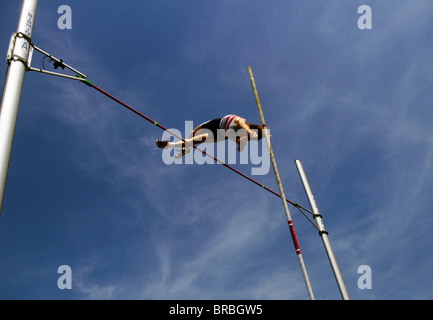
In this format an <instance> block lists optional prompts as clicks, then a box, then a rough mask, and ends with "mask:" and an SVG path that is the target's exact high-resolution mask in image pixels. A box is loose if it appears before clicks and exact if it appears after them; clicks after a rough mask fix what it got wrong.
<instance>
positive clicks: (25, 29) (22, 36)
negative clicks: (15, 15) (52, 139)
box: [0, 0, 38, 210]
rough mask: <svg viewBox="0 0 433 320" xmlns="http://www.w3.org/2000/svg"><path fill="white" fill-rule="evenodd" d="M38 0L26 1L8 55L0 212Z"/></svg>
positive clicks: (0, 138)
mask: <svg viewBox="0 0 433 320" xmlns="http://www.w3.org/2000/svg"><path fill="white" fill-rule="evenodd" d="M37 2H38V1H37V0H23V4H22V7H21V15H20V19H19V23H18V28H17V34H16V36H15V37H13V38H12V40H11V45H10V46H9V49H10V50H11V51H10V52H8V62H9V66H8V71H7V75H6V80H5V83H4V87H3V94H2V99H1V106H0V210H1V207H2V204H3V196H4V191H5V186H6V178H7V173H8V168H9V160H10V155H11V150H12V142H13V137H14V133H15V125H16V120H17V115H18V107H19V104H20V98H21V91H22V87H23V82H24V74H25V71H26V64H27V60H28V58H29V53H30V43H29V41H28V39H29V38H30V37H31V35H32V31H33V22H34V17H35V13H36V6H37Z"/></svg>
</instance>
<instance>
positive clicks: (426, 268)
mask: <svg viewBox="0 0 433 320" xmlns="http://www.w3.org/2000/svg"><path fill="white" fill-rule="evenodd" d="M128 2H130V3H128ZM61 4H66V5H69V6H70V7H71V9H72V19H73V20H72V29H71V30H60V29H59V28H58V27H57V20H58V18H59V17H60V14H58V13H57V9H58V7H59V6H60V5H61ZM365 4H367V5H370V6H371V8H372V13H373V29H371V30H360V29H359V28H358V25H357V21H358V18H359V17H360V15H359V14H358V12H357V11H358V7H359V6H361V5H365ZM20 6H21V2H16V1H7V2H5V1H3V2H2V4H1V9H2V10H1V12H2V19H1V20H0V49H1V48H2V50H3V51H2V52H4V54H5V55H6V51H7V48H8V44H9V39H10V35H11V33H12V32H13V31H15V30H16V25H17V22H18V16H19V11H20ZM432 15H433V3H432V2H431V1H429V0H415V1H410V2H409V1H389V0H382V1H368V0H365V1H343V0H338V1H337V0H326V1H311V0H308V1H300V0H292V1H272V2H270V1H256V0H253V1H240V0H237V1H197V0H184V1H140V2H138V1H122V2H121V1H93V0H92V1H86V2H84V1H66V0H65V1H63V2H59V3H56V4H54V3H53V2H52V1H44V0H40V1H39V4H38V8H37V12H36V20H35V27H34V30H33V41H34V43H35V44H36V45H37V46H38V47H41V48H42V49H44V50H45V51H48V52H50V53H51V54H52V55H54V56H56V57H58V58H60V59H63V60H64V61H65V62H66V63H68V64H69V65H71V66H73V67H74V68H76V69H78V70H80V71H82V72H83V73H85V74H86V75H87V76H88V79H89V80H90V81H92V82H93V83H95V85H97V86H98V87H101V88H102V89H104V90H106V91H108V92H110V93H111V94H113V95H115V96H116V97H118V98H119V99H121V100H123V101H125V102H126V103H128V104H130V105H131V106H134V107H135V108H137V109H138V110H139V111H140V112H142V113H144V114H146V115H147V116H149V117H150V118H152V119H154V120H155V121H157V122H159V123H161V124H162V125H163V126H165V127H167V128H177V129H179V130H181V132H183V130H184V129H183V128H184V125H185V121H186V120H189V121H194V123H195V124H196V125H198V124H200V123H201V122H203V121H206V120H209V119H213V118H217V117H220V116H223V115H225V114H229V113H235V114H239V115H241V116H244V117H245V118H247V120H250V121H251V122H256V123H259V121H260V120H259V116H258V113H257V108H256V105H255V101H254V96H253V93H252V90H251V85H250V82H249V77H248V70H247V67H248V66H252V69H253V72H254V76H255V79H256V84H257V87H258V91H259V95H260V99H261V103H262V106H263V110H264V114H265V118H266V122H267V124H268V126H269V127H270V129H271V133H272V147H273V149H274V151H275V155H276V160H277V163H278V167H279V171H280V175H281V177H282V180H283V184H284V190H285V193H286V196H287V198H288V199H290V200H292V201H295V202H298V203H301V204H303V205H304V206H307V205H308V202H307V199H306V198H305V194H304V191H303V188H302V184H301V182H300V180H299V177H298V173H297V171H296V167H295V165H294V160H295V159H298V158H299V159H301V160H302V163H303V165H304V169H305V171H306V174H307V176H308V179H309V182H310V185H311V187H312V189H313V193H314V195H315V198H316V201H317V204H318V206H319V209H320V212H321V213H322V215H323V219H324V223H325V226H326V229H327V230H328V232H329V237H330V241H331V244H332V247H333V249H334V252H335V255H336V258H337V261H338V263H339V266H340V269H341V271H342V274H343V278H344V280H345V283H346V286H347V289H348V292H349V295H350V297H351V298H352V299H432V298H433V294H432V290H431V288H432V287H433V277H432V276H431V266H432V265H433V257H432V252H433V250H432V249H433V245H432V241H431V234H430V232H429V229H430V225H431V224H432V223H433V218H432V216H431V214H430V209H431V206H432V197H431V190H432V188H433V174H432V167H431V164H432V160H433V159H432V158H433V132H432V129H431V121H432V119H433V109H432V107H431V103H432V101H433V93H432V90H431V88H432V84H433V76H432V75H433V72H432V70H433V68H432V67H433V62H432V59H431V57H432V54H433V41H432V40H433V37H432V35H433V31H432V30H433V29H432V26H431V16H432ZM41 61H42V57H41V56H40V55H37V54H35V55H34V58H33V62H32V66H34V67H41V66H42V65H41ZM0 68H1V70H0V72H3V73H4V72H6V68H7V65H6V62H4V63H3V64H0ZM162 133H163V132H162V131H161V130H159V129H158V128H157V127H155V126H152V125H150V124H149V123H148V122H146V121H144V120H142V119H141V118H139V117H137V116H136V115H134V114H132V113H131V112H129V111H127V110H125V109H124V108H122V107H121V106H119V105H117V104H115V103H114V102H112V101H111V100H109V99H107V98H106V97H104V96H102V95H101V94H99V93H97V92H96V91H94V90H92V89H90V88H88V87H86V86H85V85H83V84H80V83H77V82H74V81H71V80H65V79H60V78H55V77H51V76H46V75H41V74H36V73H27V74H26V78H25V84H24V88H23V93H22V98H21V104H20V110H19V116H18V122H17V127H16V132H15V139H14V145H13V151H12V157H11V163H10V167H9V175H8V181H7V186H6V193H5V198H4V202H3V208H2V212H1V217H0V261H1V262H0V298H1V299H308V295H307V291H306V289H305V285H304V282H303V279H302V275H301V272H300V269H299V264H298V260H297V258H296V255H295V252H294V250H293V244H292V242H291V238H290V233H289V230H288V227H287V222H286V220H285V216H284V212H283V208H282V206H281V201H280V200H279V199H278V198H277V197H275V196H273V195H272V194H269V193H267V192H266V191H264V190H262V189H261V188H259V187H257V186H255V185H253V184H251V183H250V182H248V181H246V180H244V179H242V178H240V177H238V176H237V175H234V174H233V173H232V172H230V171H229V170H227V169H226V168H224V167H222V166H219V165H197V164H193V165H171V166H167V165H165V164H164V162H163V161H162V157H161V150H159V149H157V148H156V147H155V145H154V141H155V139H160V138H161V137H162ZM235 167H236V168H237V169H239V170H241V171H242V172H245V173H246V174H249V173H250V165H242V164H237V165H235ZM255 178H256V179H257V180H259V181H260V182H261V183H263V184H264V185H266V186H268V187H269V188H271V189H273V190H277V186H276V183H275V179H274V176H273V174H272V172H270V173H269V174H268V175H265V176H256V177H255ZM290 209H291V214H292V218H293V222H294V226H295V229H296V233H297V236H298V240H299V243H300V247H301V250H302V253H303V257H304V260H305V264H306V267H307V271H308V274H309V277H310V281H311V285H312V289H313V292H314V294H315V297H316V299H340V294H339V292H338V288H337V285H336V282H335V279H334V278H333V275H332V270H331V268H330V265H329V262H328V260H327V257H326V254H325V251H324V248H323V245H322V243H321V240H320V237H319V236H318V234H317V231H316V230H315V229H314V228H313V227H312V226H311V225H310V224H309V222H308V221H307V220H306V219H305V218H304V217H303V216H302V215H300V214H299V213H298V212H297V211H296V210H295V209H294V208H290ZM61 265H69V266H70V267H71V270H72V286H73V287H72V289H71V290H60V289H59V288H58V287H57V280H58V278H59V276H60V275H59V274H58V273H57V268H58V267H59V266H61ZM361 265H368V266H370V267H371V270H372V289H370V290H368V289H365V290H361V289H359V288H358V285H357V282H358V279H359V277H360V276H361V274H358V272H357V271H358V267H359V266H361Z"/></svg>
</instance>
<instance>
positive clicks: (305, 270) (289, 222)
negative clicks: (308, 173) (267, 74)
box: [248, 67, 314, 300]
mask: <svg viewBox="0 0 433 320" xmlns="http://www.w3.org/2000/svg"><path fill="white" fill-rule="evenodd" d="M248 72H249V74H250V80H251V85H252V87H253V91H254V97H255V99H256V103H257V108H258V110H259V115H260V120H261V122H262V126H263V129H264V130H263V133H264V136H265V139H266V143H267V145H268V148H269V154H270V157H271V162H272V167H273V169H274V174H275V179H276V180H277V184H278V189H279V191H280V197H281V200H282V202H283V207H284V212H285V213H286V218H287V222H288V224H289V229H290V234H291V236H292V240H293V244H294V246H295V250H296V254H297V257H298V260H299V264H300V266H301V271H302V275H303V277H304V281H305V285H306V287H307V291H308V295H309V297H310V299H311V300H314V294H313V290H312V289H311V284H310V280H309V278H308V274H307V269H306V267H305V263H304V259H303V258H302V254H301V249H300V248H299V243H298V239H297V237H296V233H295V228H294V226H293V222H292V218H291V216H290V211H289V207H288V206H287V200H286V196H285V194H284V190H283V185H282V183H281V179H280V174H279V173H278V168H277V163H276V161H275V156H274V152H273V150H272V146H271V139H270V136H269V132H268V128H267V127H266V123H265V118H264V116H263V111H262V106H261V104H260V100H259V95H258V93H257V88H256V83H255V81H254V77H253V72H252V70H251V67H248Z"/></svg>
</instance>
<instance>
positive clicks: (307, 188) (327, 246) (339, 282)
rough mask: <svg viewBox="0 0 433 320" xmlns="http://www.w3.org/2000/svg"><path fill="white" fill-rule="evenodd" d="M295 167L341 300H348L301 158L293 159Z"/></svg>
mask: <svg viewBox="0 0 433 320" xmlns="http://www.w3.org/2000/svg"><path fill="white" fill-rule="evenodd" d="M295 164H296V168H297V169H298V173H299V177H300V178H301V181H302V185H303V186H304V190H305V194H306V195H307V198H308V202H309V203H310V206H311V210H312V211H313V216H314V219H315V220H316V223H317V227H318V229H319V234H320V237H321V238H322V242H323V245H324V246H325V250H326V253H327V255H328V259H329V262H330V263H331V267H332V271H333V272H334V276H335V280H337V285H338V289H339V290H340V294H341V297H342V298H343V300H349V294H348V293H347V289H346V286H345V284H344V281H343V277H342V275H341V272H340V268H339V267H338V264H337V260H336V259H335V255H334V251H333V250H332V247H331V243H330V242H329V238H328V232H327V231H326V229H325V225H324V224H323V221H322V216H321V215H320V213H319V208H318V207H317V204H316V200H315V199H314V196H313V192H312V191H311V188H310V184H309V183H308V180H307V176H306V175H305V172H304V168H303V167H302V163H301V160H299V159H297V160H295Z"/></svg>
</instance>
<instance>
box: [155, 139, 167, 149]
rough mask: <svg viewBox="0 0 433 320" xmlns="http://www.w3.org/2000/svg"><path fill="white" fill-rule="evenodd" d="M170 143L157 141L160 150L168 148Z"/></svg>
mask: <svg viewBox="0 0 433 320" xmlns="http://www.w3.org/2000/svg"><path fill="white" fill-rule="evenodd" d="M168 143H169V142H168V141H166V140H163V141H161V140H156V146H157V147H158V148H160V149H164V148H165V147H166V146H168Z"/></svg>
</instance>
